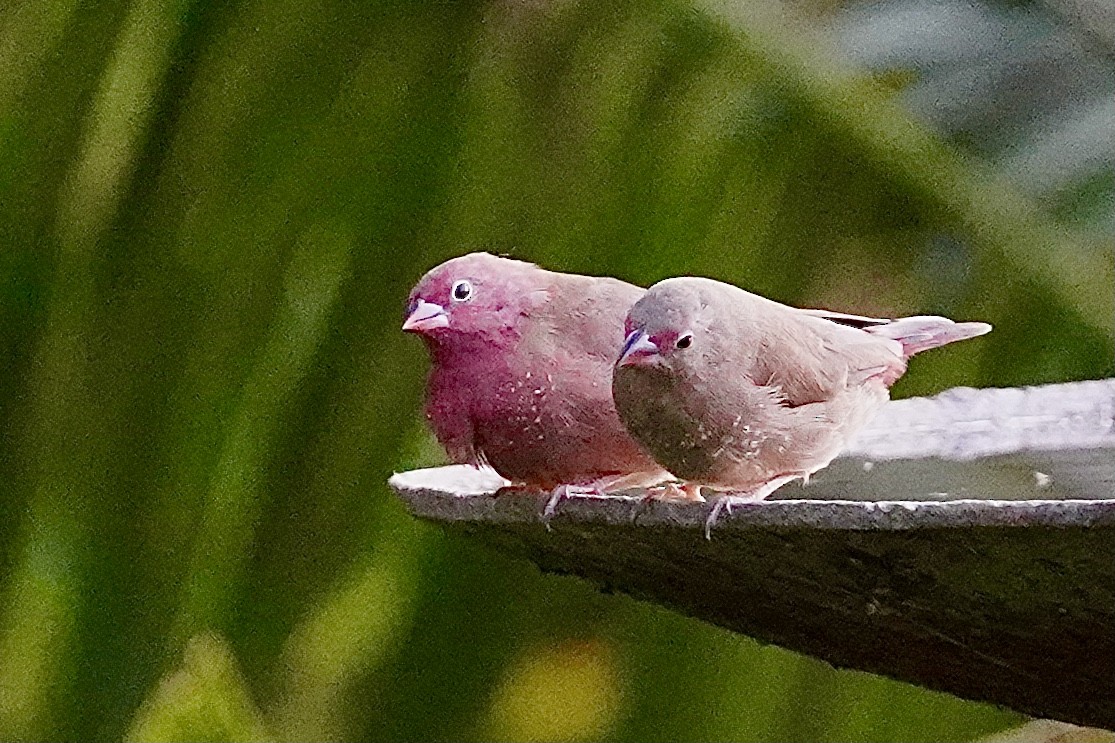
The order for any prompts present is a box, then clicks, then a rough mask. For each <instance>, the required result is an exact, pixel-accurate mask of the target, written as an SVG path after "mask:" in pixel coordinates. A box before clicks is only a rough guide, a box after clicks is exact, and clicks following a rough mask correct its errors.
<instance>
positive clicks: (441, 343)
mask: <svg viewBox="0 0 1115 743" xmlns="http://www.w3.org/2000/svg"><path fill="white" fill-rule="evenodd" d="M643 292H644V289H643V288H642V287H638V286H635V285H633V284H629V283H626V282H623V281H620V280H618V279H614V278H607V277H595V276H582V275H577V274H568V273H558V272H555V271H548V270H545V269H543V268H541V267H539V266H537V265H535V264H533V263H528V262H525V261H519V260H514V259H510V258H505V257H501V256H495V255H491V254H489V253H483V252H478V253H470V254H468V255H463V256H459V257H457V258H453V259H451V260H448V261H446V262H444V263H442V264H440V265H438V266H435V267H434V268H432V269H430V271H429V272H427V273H426V275H425V276H423V277H422V278H421V280H419V282H418V284H417V285H416V286H415V287H414V289H413V290H412V291H411V292H410V295H409V297H408V298H407V302H406V317H405V321H404V323H403V327H402V329H403V330H404V331H405V332H409V333H416V334H418V335H419V336H421V338H422V340H423V341H425V345H426V347H427V350H428V351H429V356H430V360H431V367H430V372H429V376H428V378H427V384H426V403H425V415H426V419H427V420H428V422H429V424H430V426H431V428H432V429H433V432H434V434H435V435H436V437H437V439H438V441H439V442H440V443H441V445H442V446H443V447H444V449H445V451H446V454H447V455H448V457H449V459H451V460H452V461H453V462H454V463H458V464H471V465H473V466H474V467H490V468H491V469H494V470H495V471H496V472H497V473H498V474H500V475H501V476H502V477H504V478H505V479H507V480H509V481H511V482H512V483H515V484H516V485H518V486H522V487H525V488H528V489H534V490H538V489H541V490H544V491H549V492H550V493H551V497H550V500H549V502H548V503H547V505H546V508H545V511H544V519H543V520H544V522H545V523H546V525H547V527H549V518H550V517H551V516H553V514H554V512H555V509H556V508H557V506H558V504H559V503H560V502H561V501H562V500H564V499H565V498H566V497H568V496H569V495H570V494H573V493H596V494H602V493H609V492H615V491H618V490H625V489H629V488H635V487H649V486H651V485H654V484H656V483H658V482H662V481H665V480H668V479H669V478H670V476H669V473H667V472H665V471H664V470H663V469H662V468H661V467H660V466H659V465H658V464H657V463H656V462H655V461H654V459H653V458H652V457H651V456H650V455H649V454H648V453H647V452H645V451H644V450H643V448H642V447H641V446H639V444H637V443H636V442H635V441H634V439H632V438H631V436H630V435H629V434H628V433H627V430H626V429H625V428H624V426H623V423H622V422H621V421H620V419H619V415H618V413H617V412H616V409H615V405H614V404H613V402H612V390H611V383H612V379H611V378H612V366H613V364H614V363H615V360H616V358H617V357H618V356H619V353H620V351H621V349H622V346H623V339H624V332H623V322H624V317H625V316H626V314H627V311H628V310H629V309H630V308H631V306H632V305H634V304H635V302H636V300H638V299H639V297H641V296H642V294H643Z"/></svg>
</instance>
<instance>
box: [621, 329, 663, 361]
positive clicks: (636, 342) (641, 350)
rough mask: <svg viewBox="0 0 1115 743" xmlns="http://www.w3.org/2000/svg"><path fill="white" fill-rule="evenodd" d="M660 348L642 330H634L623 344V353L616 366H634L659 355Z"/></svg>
mask: <svg viewBox="0 0 1115 743" xmlns="http://www.w3.org/2000/svg"><path fill="white" fill-rule="evenodd" d="M658 353H659V352H658V346H656V345H654V341H652V340H651V339H650V338H648V337H647V334H646V333H644V332H643V331H641V330H632V331H631V333H630V334H629V335H628V336H627V340H625V341H624V342H623V353H621V354H620V356H619V361H617V362H616V366H634V365H635V364H638V363H640V362H641V361H643V360H645V359H650V358H653V357H655V356H657V355H658Z"/></svg>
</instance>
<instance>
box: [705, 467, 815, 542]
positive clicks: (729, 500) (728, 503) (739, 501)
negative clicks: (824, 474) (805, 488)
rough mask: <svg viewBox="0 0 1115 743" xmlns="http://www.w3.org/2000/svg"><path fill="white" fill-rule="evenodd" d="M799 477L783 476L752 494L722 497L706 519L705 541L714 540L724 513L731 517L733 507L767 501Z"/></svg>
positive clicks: (769, 481)
mask: <svg viewBox="0 0 1115 743" xmlns="http://www.w3.org/2000/svg"><path fill="white" fill-rule="evenodd" d="M799 477H801V475H782V476H781V477H776V478H774V479H773V480H768V481H767V482H765V483H763V484H762V485H760V486H759V487H757V488H755V489H754V490H752V491H750V492H747V493H732V494H725V495H722V496H720V497H719V498H717V499H716V503H714V504H713V506H712V510H711V511H709V515H708V518H707V519H705V539H712V527H714V526H716V522H717V520H719V518H720V514H721V513H722V512H724V511H727V512H728V515H729V516H731V515H732V506H739V505H743V504H746V503H758V502H760V501H763V500H766V499H767V496H769V495H770V494H771V493H773V492H774V491H775V490H778V489H779V488H780V487H782V486H783V485H785V484H786V483H788V482H790V481H791V480H796V479H798V478H799Z"/></svg>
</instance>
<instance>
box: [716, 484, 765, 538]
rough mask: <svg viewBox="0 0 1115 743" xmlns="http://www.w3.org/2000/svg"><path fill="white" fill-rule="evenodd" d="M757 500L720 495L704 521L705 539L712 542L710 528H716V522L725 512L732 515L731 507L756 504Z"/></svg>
mask: <svg viewBox="0 0 1115 743" xmlns="http://www.w3.org/2000/svg"><path fill="white" fill-rule="evenodd" d="M758 500H760V499H757V498H754V497H747V496H744V497H741V496H738V495H722V496H720V497H719V498H717V499H716V503H714V504H713V505H712V510H711V511H709V515H708V518H707V519H705V539H708V540H710V541H711V540H712V527H714V526H716V522H717V521H718V520H719V519H720V514H721V513H724V512H725V511H727V513H728V515H729V516H731V515H732V506H733V505H737V506H741V505H744V504H745V503H756V502H757V501H758Z"/></svg>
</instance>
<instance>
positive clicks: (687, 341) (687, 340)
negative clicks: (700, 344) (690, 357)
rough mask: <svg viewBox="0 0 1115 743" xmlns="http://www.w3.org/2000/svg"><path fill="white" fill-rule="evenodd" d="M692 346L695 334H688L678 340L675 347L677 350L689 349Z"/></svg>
mask: <svg viewBox="0 0 1115 743" xmlns="http://www.w3.org/2000/svg"><path fill="white" fill-rule="evenodd" d="M692 345H693V334H692V333H686V334H685V335H683V336H682V337H680V338H678V340H677V343H675V344H674V346H675V347H677V348H689V347H690V346H692Z"/></svg>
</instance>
